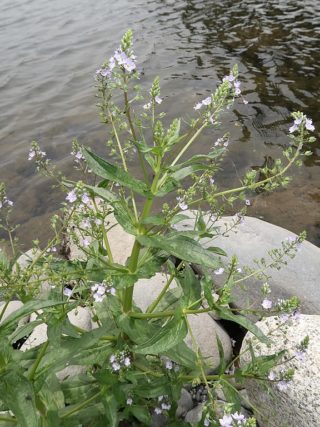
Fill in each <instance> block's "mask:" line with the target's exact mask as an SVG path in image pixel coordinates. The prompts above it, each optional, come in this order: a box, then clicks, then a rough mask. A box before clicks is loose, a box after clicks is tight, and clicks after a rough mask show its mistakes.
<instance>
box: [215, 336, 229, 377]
mask: <svg viewBox="0 0 320 427" xmlns="http://www.w3.org/2000/svg"><path fill="white" fill-rule="evenodd" d="M216 341H217V346H218V351H219V366H218V369H217V372H218V373H219V374H223V373H224V372H225V370H226V366H227V364H226V362H225V360H224V350H223V345H222V342H221V340H220V338H219V336H218V335H217V334H216Z"/></svg>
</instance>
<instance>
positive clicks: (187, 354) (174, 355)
mask: <svg viewBox="0 0 320 427" xmlns="http://www.w3.org/2000/svg"><path fill="white" fill-rule="evenodd" d="M163 355H164V356H167V357H169V359H171V360H173V361H174V362H176V363H178V364H179V365H181V366H184V367H186V368H188V369H192V371H193V372H194V371H195V370H196V369H197V368H198V367H197V357H196V354H195V352H194V351H193V350H191V348H189V347H188V346H187V344H186V343H185V342H183V341H182V342H180V343H179V344H178V345H176V346H174V347H172V348H171V349H170V350H167V351H165V352H164V353H163Z"/></svg>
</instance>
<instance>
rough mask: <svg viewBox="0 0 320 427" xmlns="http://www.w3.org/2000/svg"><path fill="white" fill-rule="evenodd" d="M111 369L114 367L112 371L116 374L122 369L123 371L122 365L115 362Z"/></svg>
mask: <svg viewBox="0 0 320 427" xmlns="http://www.w3.org/2000/svg"><path fill="white" fill-rule="evenodd" d="M111 367H112V369H113V370H114V371H115V372H116V371H120V369H121V366H120V364H119V363H118V362H113V363H112V364H111Z"/></svg>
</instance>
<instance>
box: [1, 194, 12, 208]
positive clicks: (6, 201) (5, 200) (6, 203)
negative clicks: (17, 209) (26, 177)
mask: <svg viewBox="0 0 320 427" xmlns="http://www.w3.org/2000/svg"><path fill="white" fill-rule="evenodd" d="M10 206H13V202H12V201H11V200H9V199H8V197H7V196H4V197H3V198H2V199H0V209H1V208H5V207H10Z"/></svg>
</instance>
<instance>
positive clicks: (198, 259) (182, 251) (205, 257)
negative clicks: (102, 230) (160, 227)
mask: <svg viewBox="0 0 320 427" xmlns="http://www.w3.org/2000/svg"><path fill="white" fill-rule="evenodd" d="M137 240H138V241H139V243H140V244H141V245H144V246H147V247H151V248H152V247H153V248H158V249H162V250H164V251H166V252H168V253H169V254H170V255H174V256H176V257H177V258H179V259H181V260H184V261H189V262H193V263H195V264H200V265H201V264H202V265H205V266H206V267H211V268H214V269H216V268H218V267H219V266H220V263H219V261H218V260H217V259H216V258H215V257H214V255H213V254H212V253H211V252H210V251H208V250H207V249H205V248H203V247H202V246H201V245H200V244H199V243H198V242H196V241H195V240H193V239H191V238H190V237H187V236H182V235H179V234H176V235H174V236H171V237H168V236H137Z"/></svg>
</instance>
